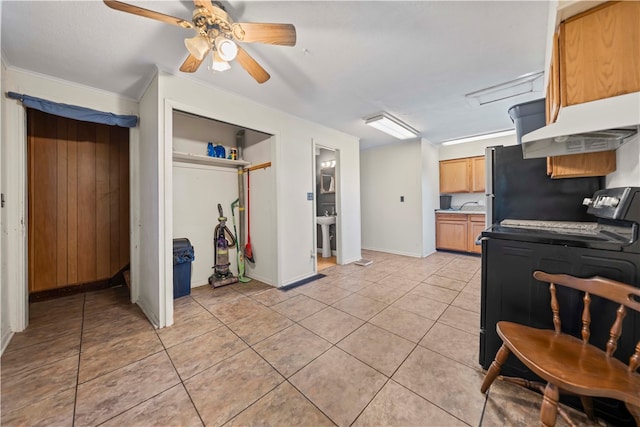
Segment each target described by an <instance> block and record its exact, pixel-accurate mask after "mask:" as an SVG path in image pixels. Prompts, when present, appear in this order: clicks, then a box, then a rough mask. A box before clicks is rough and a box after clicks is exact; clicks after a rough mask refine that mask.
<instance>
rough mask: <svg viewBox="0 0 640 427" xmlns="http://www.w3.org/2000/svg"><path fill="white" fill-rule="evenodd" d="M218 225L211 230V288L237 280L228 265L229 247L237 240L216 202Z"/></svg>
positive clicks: (234, 244) (233, 245)
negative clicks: (212, 260)
mask: <svg viewBox="0 0 640 427" xmlns="http://www.w3.org/2000/svg"><path fill="white" fill-rule="evenodd" d="M218 213H219V214H220V216H219V217H218V225H216V228H215V230H214V232H213V236H214V239H213V244H214V246H215V251H214V264H215V265H214V267H213V269H214V272H213V274H212V275H211V276H209V284H210V285H211V286H212V287H213V288H218V287H220V286H225V285H231V284H233V283H237V282H238V278H237V277H235V276H234V275H233V273H231V270H230V269H229V266H230V265H231V263H230V262H229V249H230V248H233V247H235V246H236V244H237V242H236V239H235V238H234V236H233V234H232V233H231V230H229V227H227V217H225V216H224V214H223V213H222V205H220V203H218Z"/></svg>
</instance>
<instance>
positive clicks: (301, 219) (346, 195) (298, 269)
mask: <svg viewBox="0 0 640 427" xmlns="http://www.w3.org/2000/svg"><path fill="white" fill-rule="evenodd" d="M159 94H160V99H161V103H163V104H171V105H174V106H178V107H179V108H178V109H180V110H182V111H187V112H190V113H194V114H198V115H201V116H204V117H210V118H213V119H216V120H220V121H224V122H227V123H233V124H236V125H238V126H242V127H247V128H250V129H256V130H258V131H261V132H265V133H269V134H272V135H274V138H273V144H274V147H273V153H275V154H274V155H273V156H272V159H271V161H272V164H273V166H272V167H273V170H272V171H271V173H273V174H274V175H275V182H276V183H277V185H276V189H275V206H274V209H275V212H276V218H277V222H276V226H275V232H276V236H277V242H276V245H275V249H276V251H277V252H276V259H277V263H276V264H277V273H276V284H277V285H278V286H283V285H286V284H288V283H292V282H295V281H297V280H300V279H302V278H305V277H309V276H311V275H312V274H314V266H315V262H314V258H313V257H312V251H313V232H314V230H315V221H314V218H315V215H314V212H313V202H312V201H308V200H307V197H306V195H307V192H313V188H314V187H313V186H314V179H313V178H314V177H313V167H312V162H313V148H312V146H313V144H312V142H313V140H316V141H318V142H320V143H322V145H325V146H328V147H331V148H335V149H337V150H340V159H341V161H342V162H343V165H342V167H341V171H342V173H341V175H340V177H338V181H339V182H338V185H339V186H340V188H341V190H342V191H341V200H340V201H339V204H340V205H341V210H340V212H342V218H341V221H340V224H338V226H339V227H340V231H339V234H342V235H343V239H342V251H341V253H342V257H343V259H342V262H351V261H353V260H356V259H358V258H360V203H359V197H358V194H359V192H360V180H359V173H360V167H359V146H358V140H357V138H355V137H352V136H349V135H346V134H343V133H341V132H338V131H335V130H333V129H329V128H326V127H323V126H320V125H317V124H315V123H312V122H308V121H305V120H302V119H300V118H297V117H294V116H291V115H288V114H285V113H283V112H280V111H277V110H274V109H271V108H269V107H266V106H263V105H260V104H257V103H255V102H253V101H251V100H249V99H245V98H242V97H239V96H237V95H235V94H231V93H227V92H224V91H222V90H219V89H216V88H213V87H209V86H205V85H202V84H199V83H197V82H194V81H192V80H188V79H183V78H180V77H176V76H172V75H169V74H164V73H161V74H160V76H159ZM141 110H142V107H141ZM169 114H170V110H169V109H167V108H166V105H165V110H164V114H162V115H161V116H160V123H159V126H158V128H159V129H160V131H161V132H162V133H163V134H162V135H161V138H160V141H161V142H162V141H164V142H165V147H164V156H165V159H166V160H165V161H166V162H167V163H168V164H170V161H171V159H170V157H171V139H170V138H166V133H167V129H166V126H167V121H166V117H168V115H169ZM171 178H172V177H171V174H169V175H167V174H165V175H161V179H160V181H164V182H167V184H168V185H170V184H171V182H170V181H171ZM160 187H162V188H163V187H164V184H163V183H161V185H160ZM165 202H169V200H165ZM171 206H172V205H171V204H170V203H165V212H164V214H166V213H167V212H169V218H162V220H166V219H168V220H169V221H168V225H167V228H169V229H171V227H172V222H171V218H170V216H171V213H170V211H171ZM160 215H162V213H160ZM252 234H253V233H252ZM170 243H171V236H165V246H168V245H169V244H170ZM161 254H162V255H163V256H164V257H165V259H164V263H165V265H166V266H167V267H172V265H171V264H172V262H171V257H170V254H166V253H164V252H162V253H161ZM258 256H259V255H258ZM339 261H340V260H339ZM162 283H163V284H162V285H161V286H165V285H164V282H163V281H162ZM171 285H172V284H171V283H169V284H167V286H171Z"/></svg>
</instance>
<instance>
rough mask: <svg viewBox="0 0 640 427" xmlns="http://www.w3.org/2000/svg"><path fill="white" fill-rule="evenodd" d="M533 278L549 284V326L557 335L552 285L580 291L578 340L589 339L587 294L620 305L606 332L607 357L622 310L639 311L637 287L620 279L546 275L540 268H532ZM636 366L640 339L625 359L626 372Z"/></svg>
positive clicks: (639, 290)
mask: <svg viewBox="0 0 640 427" xmlns="http://www.w3.org/2000/svg"><path fill="white" fill-rule="evenodd" d="M533 277H534V278H535V279H536V280H539V281H541V282H548V283H549V292H550V293H551V311H552V312H553V326H554V329H555V331H556V333H557V334H559V333H560V327H561V324H560V305H559V304H558V299H557V297H556V287H555V285H562V286H566V287H569V288H573V289H577V290H579V291H583V292H584V297H583V302H584V308H583V310H582V341H583V342H584V343H585V344H586V343H588V342H589V335H590V324H591V311H590V308H589V305H590V303H591V295H597V296H599V297H601V298H606V299H608V300H610V301H613V302H616V303H618V304H620V307H619V308H618V310H617V311H616V319H615V321H614V322H613V325H612V326H611V329H610V331H609V341H607V350H606V354H607V357H610V356H611V355H613V353H614V352H615V350H616V347H617V346H618V339H619V337H620V335H621V334H622V320H623V319H624V316H625V315H626V314H627V311H626V309H627V308H630V309H632V310H635V311H637V312H640V288H636V287H633V286H630V285H627V284H624V283H621V282H617V281H615V280H611V279H605V278H604V277H599V276H594V277H590V278H588V279H580V278H578V277H573V276H569V275H567V274H549V273H545V272H544V271H536V272H534V273H533ZM638 366H640V341H638V343H637V344H636V349H635V353H634V354H633V355H632V356H631V358H630V359H629V371H630V372H634V371H635V370H636V369H638Z"/></svg>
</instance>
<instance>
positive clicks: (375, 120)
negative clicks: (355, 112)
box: [365, 113, 418, 139]
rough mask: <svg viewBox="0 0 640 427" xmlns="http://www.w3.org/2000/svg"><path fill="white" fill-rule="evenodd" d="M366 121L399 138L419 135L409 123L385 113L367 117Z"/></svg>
mask: <svg viewBox="0 0 640 427" xmlns="http://www.w3.org/2000/svg"><path fill="white" fill-rule="evenodd" d="M365 123H366V124H368V125H369V126H371V127H374V128H376V129H378V130H380V131H382V132H384V133H387V134H389V135H391V136H393V137H394V138H398V139H409V138H416V137H417V136H418V132H417V131H415V130H413V129H412V128H411V127H409V125H407V124H405V123H402V122H401V121H400V120H398V119H395V118H392V117H391V116H389V115H387V114H385V113H382V114H378V115H376V116H373V117H369V118H368V119H365Z"/></svg>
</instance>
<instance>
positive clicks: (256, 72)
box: [236, 46, 271, 84]
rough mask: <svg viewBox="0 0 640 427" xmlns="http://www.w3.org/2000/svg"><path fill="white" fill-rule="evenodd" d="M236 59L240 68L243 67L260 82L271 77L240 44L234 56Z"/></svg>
mask: <svg viewBox="0 0 640 427" xmlns="http://www.w3.org/2000/svg"><path fill="white" fill-rule="evenodd" d="M236 61H238V63H239V64H240V65H241V66H242V68H244V69H245V70H246V71H247V73H249V74H251V77H253V78H254V79H256V81H257V82H258V83H260V84H262V83H264V82H266V81H267V80H269V79H270V78H271V76H270V75H269V73H267V72H266V70H265V69H264V68H262V66H261V65H260V64H258V62H256V60H255V59H253V58H252V57H251V55H249V54H248V53H247V51H246V50H244V49H243V48H241V47H240V46H238V56H236Z"/></svg>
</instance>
